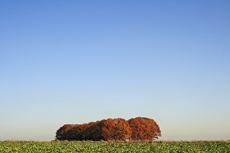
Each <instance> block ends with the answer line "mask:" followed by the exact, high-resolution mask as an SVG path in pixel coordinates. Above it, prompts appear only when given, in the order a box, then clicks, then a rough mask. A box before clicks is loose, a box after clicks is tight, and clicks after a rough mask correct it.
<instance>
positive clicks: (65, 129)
mask: <svg viewBox="0 0 230 153" xmlns="http://www.w3.org/2000/svg"><path fill="white" fill-rule="evenodd" d="M73 126H74V125H73V124H65V125H64V126H62V127H60V128H59V129H58V130H57V132H56V139H58V140H68V139H69V138H70V133H69V132H70V130H72V128H73Z"/></svg>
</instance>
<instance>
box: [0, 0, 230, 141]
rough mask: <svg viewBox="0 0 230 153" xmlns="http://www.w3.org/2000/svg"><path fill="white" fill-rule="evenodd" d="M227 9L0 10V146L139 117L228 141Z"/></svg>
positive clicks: (167, 134) (169, 5)
mask: <svg viewBox="0 0 230 153" xmlns="http://www.w3.org/2000/svg"><path fill="white" fill-rule="evenodd" d="M229 19H230V1H229V0H203V1H200V0H194V1H182V0H175V1H169V0H162V1H160V0H159V1H152V0H144V1H140V0H132V1H128V0H126V1H124V0H111V1H106V0H97V1H93V0H87V1H84V0H79V1H74V0H69V1H61V0H55V1H54V0H50V1H39V0H38V1H29V0H24V1H16V0H11V1H4V0H1V1H0V140H13V139H14V140H43V141H44V140H46V141H50V140H54V138H55V133H56V131H57V130H58V129H59V128H60V127H61V126H63V125H64V124H82V123H88V122H92V121H98V120H102V119H107V118H124V119H126V120H128V119H130V118H135V117H138V116H141V117H148V118H152V119H154V120H155V121H156V122H157V124H158V125H159V127H160V129H161V132H162V137H160V138H159V140H228V139H230V130H229V129H230V117H229V116H230V111H229V109H230V20H229Z"/></svg>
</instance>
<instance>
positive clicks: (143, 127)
mask: <svg viewBox="0 0 230 153" xmlns="http://www.w3.org/2000/svg"><path fill="white" fill-rule="evenodd" d="M128 123H129V126H130V127H131V129H132V134H131V139H133V140H153V139H158V137H159V136H161V131H160V128H159V126H158V125H157V123H156V122H155V121H154V120H153V119H150V118H146V117H137V118H132V119H130V120H128Z"/></svg>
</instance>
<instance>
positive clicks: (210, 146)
mask: <svg viewBox="0 0 230 153" xmlns="http://www.w3.org/2000/svg"><path fill="white" fill-rule="evenodd" d="M0 152H18V153H19V152H23V153H29V152H30V153H34V152H35V153H36V152H53V153H56V152H63V153H64V152H81V153H82V152H85V153H88V152H117V153H121V152H128V153H133V152H143V153H144V152H170V153H173V152H194V153H195V152H196V153H197V152H219V153H225V152H226V153H229V152H230V142H229V141H148V142H147V141H146V142H114V141H109V142H107V141H95V142H94V141H61V142H55V141H51V142H44V141H43V142H42V141H41V142H38V141H0Z"/></svg>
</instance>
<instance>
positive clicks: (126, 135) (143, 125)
mask: <svg viewBox="0 0 230 153" xmlns="http://www.w3.org/2000/svg"><path fill="white" fill-rule="evenodd" d="M159 136H161V131H160V128H159V126H158V125H157V123H156V122H155V121H154V120H153V119H150V118H146V117H136V118H131V119H129V120H127V121H126V120H125V119H122V118H116V119H110V118H109V119H106V120H105V119H104V120H101V121H97V122H90V123H88V124H65V125H64V126H62V127H60V128H59V129H58V130H57V132H56V139H57V140H93V141H99V140H105V141H107V140H127V139H129V140H153V139H158V137H159Z"/></svg>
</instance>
